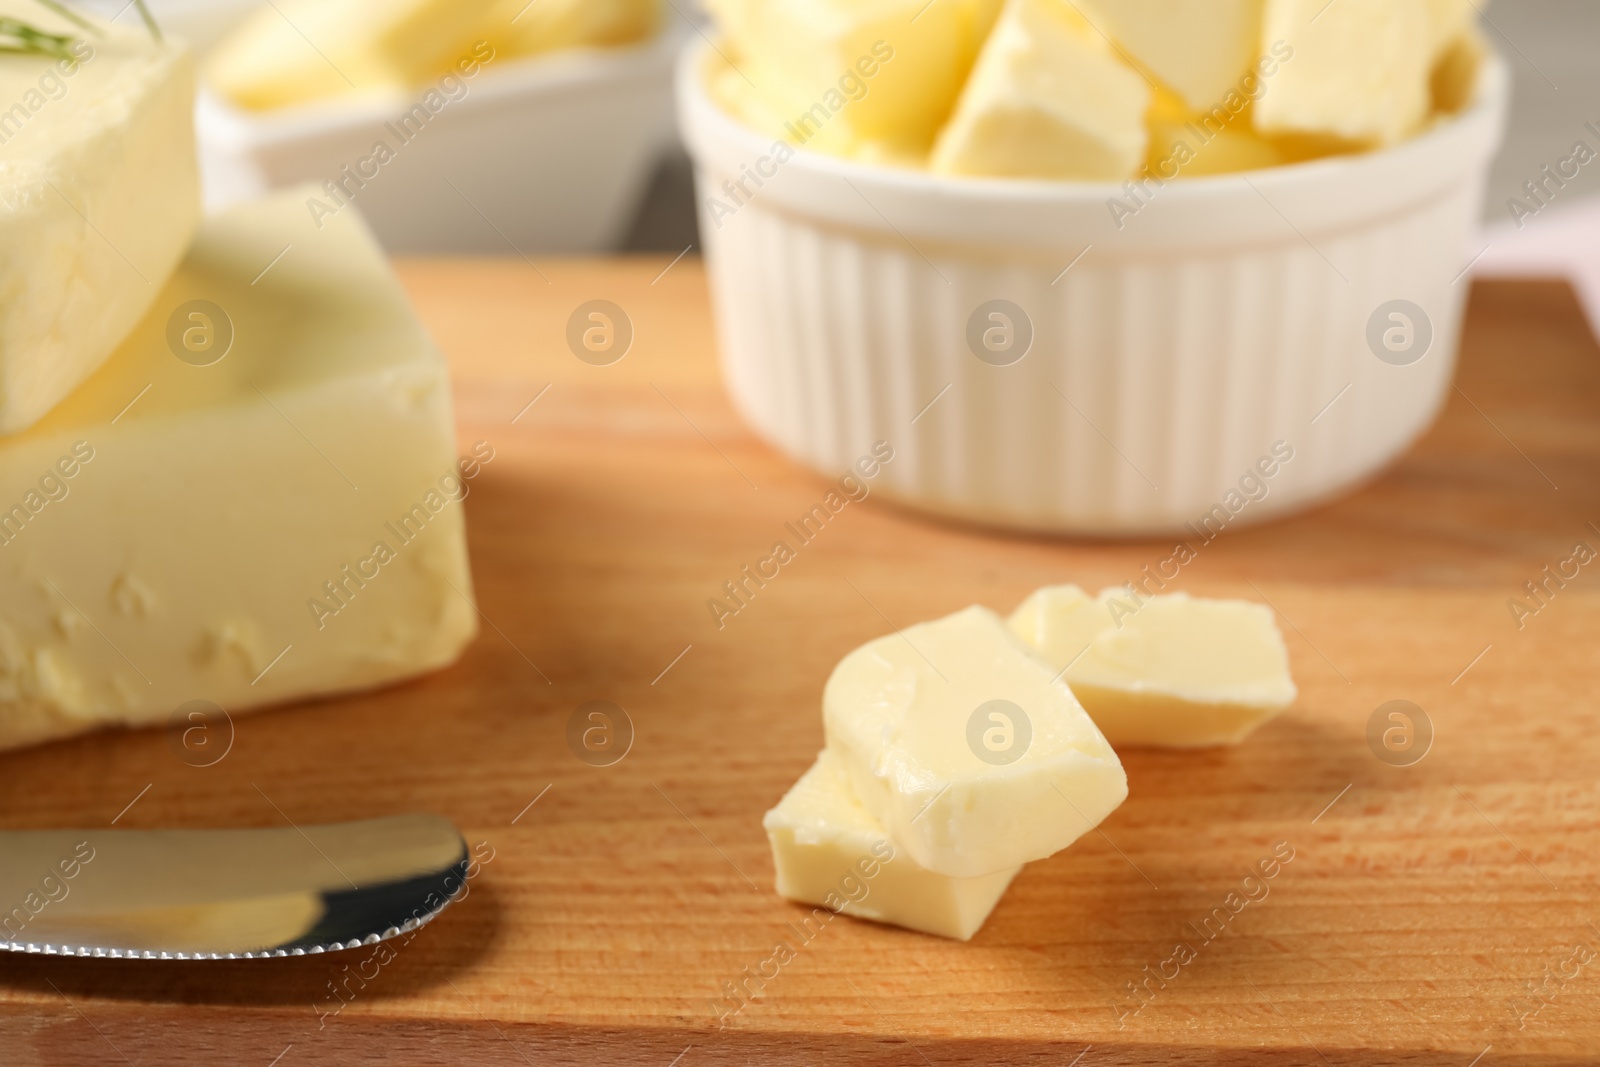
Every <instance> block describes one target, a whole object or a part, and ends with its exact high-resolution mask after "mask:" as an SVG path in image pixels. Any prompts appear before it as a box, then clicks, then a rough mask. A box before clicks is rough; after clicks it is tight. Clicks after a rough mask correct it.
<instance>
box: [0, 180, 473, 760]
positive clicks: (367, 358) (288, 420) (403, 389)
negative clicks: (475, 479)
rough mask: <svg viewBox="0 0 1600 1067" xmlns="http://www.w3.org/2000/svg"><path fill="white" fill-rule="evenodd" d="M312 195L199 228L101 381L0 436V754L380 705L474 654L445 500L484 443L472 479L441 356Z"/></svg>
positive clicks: (353, 221)
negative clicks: (227, 718)
mask: <svg viewBox="0 0 1600 1067" xmlns="http://www.w3.org/2000/svg"><path fill="white" fill-rule="evenodd" d="M313 192H314V190H312V189H300V190H295V191H290V192H286V193H284V194H282V195H280V196H278V197H275V198H273V199H271V200H268V201H263V202H260V203H257V204H251V205H247V206H244V207H240V208H237V209H234V210H233V211H231V212H229V213H227V214H225V215H223V216H220V217H217V218H214V219H212V220H209V221H208V222H207V223H206V224H205V226H204V227H203V229H202V231H201V234H200V236H199V238H198V239H197V240H196V242H195V244H194V246H193V247H192V248H191V249H190V251H189V254H188V257H187V258H186V259H185V260H184V262H183V264H182V265H181V266H180V268H179V269H178V271H177V273H176V274H175V275H174V276H173V277H172V279H171V280H170V281H169V282H168V283H167V285H166V286H165V287H164V288H163V289H162V290H161V292H160V296H159V297H158V299H157V300H156V303H155V306H154V307H153V308H152V309H151V311H150V314H149V315H147V316H146V317H145V318H144V320H143V321H142V322H140V323H139V324H138V325H137V326H136V327H135V328H134V330H133V332H132V333H131V334H130V336H129V337H128V339H127V340H126V341H125V342H124V343H123V344H122V346H121V347H120V348H118V349H117V351H116V352H115V353H114V354H113V355H112V357H111V358H110V359H109V360H108V361H107V362H106V364H105V366H103V367H102V368H101V369H100V371H99V372H98V373H96V374H95V375H94V376H93V377H91V378H90V379H89V380H88V381H87V382H85V383H84V384H83V385H82V386H81V387H80V388H79V389H78V390H77V391H75V392H74V393H73V394H72V395H71V396H70V397H69V398H68V399H67V400H66V401H65V402H63V403H62V404H61V405H60V406H59V407H57V408H56V409H55V410H54V411H52V412H51V413H50V414H49V415H48V416H47V417H46V418H45V419H44V420H42V421H41V422H40V423H38V424H37V425H36V426H34V427H33V428H32V429H30V430H28V431H27V432H26V433H23V434H19V435H16V436H12V437H8V438H4V439H0V747H9V746H14V745H20V744H26V743H30V742H36V741H42V740H46V739H49V738H53V737H61V736H64V735H68V734H73V733H78V732H82V731H85V730H89V729H92V728H95V727H98V726H102V725H110V724H133V725H137V724H146V723H161V722H166V721H168V720H169V718H170V717H171V716H172V715H173V714H174V712H175V711H176V710H177V709H179V707H180V706H182V705H184V704H186V703H188V702H190V701H195V700H204V701H211V702H213V703H215V704H217V705H220V706H221V707H222V708H223V709H224V710H225V711H227V712H228V713H230V714H236V713H238V712H241V711H245V710H247V709H251V708H256V707H260V706H263V705H269V704H276V703H282V702H284V701H288V700H293V699H297V698H302V697H309V696H316V695H321V694H328V693H338V692H344V691H348V690H354V689H362V688H366V687H370V686H376V685H381V684H384V683H387V682H393V681H396V680H398V679H402V678H407V677H410V676H413V675H416V674H418V673H421V672H424V671H427V670H431V669H433V668H436V667H440V666H443V665H445V664H447V663H449V662H451V661H452V660H453V659H455V657H456V655H457V654H458V653H459V652H460V650H461V649H462V647H463V646H464V645H465V644H466V642H467V641H468V640H469V639H470V638H471V637H472V635H473V633H474V632H475V629H476V611H475V608H474V605H473V601H472V585H471V576H470V573H469V571H468V566H467V554H466V543H465V537H464V520H463V514H462V505H461V503H460V499H459V498H460V497H461V496H462V495H464V493H465V492H466V487H467V485H468V484H469V483H468V482H467V480H466V479H465V477H464V476H465V475H467V474H476V473H477V471H478V470H479V469H481V464H482V462H483V461H485V460H486V459H490V458H492V445H485V446H483V447H481V448H480V449H479V450H478V453H477V454H476V455H475V456H474V458H473V459H472V460H471V461H469V466H468V467H467V469H466V470H465V471H464V470H463V469H462V466H461V465H460V463H459V462H458V459H457V456H456V449H455V440H454V431H453V426H452V414H451V406H450V387H449V380H448V376H447V370H446V366H445V363H444V360H443V359H442V358H441V356H440V355H439V353H438V352H437V351H436V350H435V349H434V347H433V345H432V344H431V343H430V342H429V340H428V338H427V336H426V335H425V334H424V333H423V331H422V329H421V327H420V326H419V325H418V323H417V322H416V320H415V318H414V317H413V316H412V314H411V311H410V308H409V307H408V305H407V302H406V298H405V294H404V292H403V291H402V290H401V288H400V286H399V284H398V282H397V281H396V280H395V278H394V276H393V274H392V273H391V271H390V269H389V266H388V264H387V262H386V261H385V260H384V258H383V255H382V253H381V251H380V250H379V248H378V247H377V245H376V244H375V243H374V241H373V239H372V237H371V235H370V233H368V231H367V230H366V228H365V226H364V225H363V224H362V223H361V221H360V219H359V218H358V216H357V215H356V213H355V211H354V210H346V211H343V212H340V213H339V214H338V215H336V216H333V217H331V218H324V219H323V220H322V223H321V228H320V229H319V227H318V225H317V224H316V223H314V222H313V221H312V219H311V216H310V215H309V213H308V212H307V211H306V207H305V201H306V198H307V196H309V195H311V194H312V193H313ZM194 301H205V302H207V303H205V304H195V303H192V302H194ZM218 309H220V311H219V310H218ZM230 324H231V326H230ZM230 333H231V343H229V340H228V337H229V334H230ZM175 353H182V354H183V356H184V357H185V358H183V359H180V358H179V355H178V354H175ZM213 359H215V360H216V361H215V362H212V363H211V365H209V366H201V365H196V364H200V363H206V362H208V361H211V360H213Z"/></svg>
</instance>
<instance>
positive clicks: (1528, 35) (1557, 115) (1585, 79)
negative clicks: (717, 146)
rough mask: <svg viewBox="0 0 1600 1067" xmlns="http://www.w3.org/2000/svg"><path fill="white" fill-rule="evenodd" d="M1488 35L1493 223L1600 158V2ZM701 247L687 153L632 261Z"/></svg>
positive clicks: (652, 209)
mask: <svg viewBox="0 0 1600 1067" xmlns="http://www.w3.org/2000/svg"><path fill="white" fill-rule="evenodd" d="M1474 2H1475V3H1476V5H1477V6H1478V8H1479V9H1480V10H1481V11H1482V12H1483V27H1484V32H1485V33H1486V34H1487V35H1488V37H1489V39H1490V40H1491V41H1492V42H1493V44H1494V46H1495V47H1496V48H1498V49H1499V50H1500V53H1501V54H1502V55H1503V56H1504V57H1505V59H1506V62H1507V63H1508V64H1509V65H1510V68H1511V73H1512V79H1513V88H1512V93H1513V96H1512V114H1511V121H1510V124H1509V128H1508V129H1507V131H1506V143H1505V148H1504V149H1503V150H1502V151H1501V153H1500V158H1499V159H1498V160H1497V161H1496V162H1495V166H1494V171H1493V174H1492V176H1491V178H1490V182H1489V193H1488V197H1487V199H1486V201H1485V204H1484V219H1485V221H1497V220H1501V219H1509V218H1510V217H1511V216H1510V214H1509V212H1508V211H1507V209H1506V200H1507V199H1508V198H1509V197H1512V196H1519V195H1521V189H1522V184H1523V183H1524V182H1526V181H1529V180H1530V179H1532V178H1535V177H1537V176H1538V174H1539V168H1540V167H1541V166H1543V165H1544V164H1546V163H1551V164H1553V163H1555V162H1556V160H1558V159H1561V158H1562V157H1564V156H1566V155H1567V154H1568V153H1569V152H1570V151H1571V150H1572V145H1573V142H1574V141H1577V140H1579V139H1582V140H1585V141H1587V142H1588V144H1589V147H1591V148H1593V149H1595V150H1596V151H1597V152H1600V137H1596V136H1595V135H1594V134H1592V133H1590V132H1588V131H1587V130H1585V129H1584V128H1583V124H1584V123H1585V122H1593V123H1594V124H1595V126H1596V127H1600V0H1496V2H1495V3H1493V4H1485V3H1484V0H1474ZM1594 194H1600V160H1596V161H1595V162H1593V163H1591V164H1589V165H1588V166H1587V167H1584V168H1583V171H1582V172H1581V173H1580V174H1579V176H1578V178H1577V179H1576V180H1574V181H1572V182H1569V183H1568V187H1567V188H1566V189H1564V190H1562V191H1561V193H1560V196H1559V198H1558V200H1557V202H1558V203H1561V204H1566V203H1571V202H1574V201H1576V200H1578V199H1579V198H1580V197H1582V196H1585V195H1594ZM689 244H693V245H694V246H695V248H696V250H698V249H699V238H698V235H697V233H696V227H695V219H694V182H693V178H692V170H691V168H690V166H689V161H688V158H687V157H686V156H684V155H683V154H682V153H681V152H679V153H676V154H675V155H674V156H673V157H672V158H670V159H668V160H667V161H665V162H664V163H663V165H662V167H661V169H660V170H658V171H657V173H656V176H655V179H654V181H653V182H652V184H651V187H650V192H649V194H648V195H647V197H646V198H645V202H644V205H643V206H642V208H641V209H640V212H639V215H638V217H637V219H636V220H635V222H634V226H633V230H632V233H631V234H630V236H629V238H628V241H627V244H626V246H625V251H630V252H670V253H672V254H673V255H677V254H678V253H679V252H681V251H683V249H684V247H685V246H687V245H689Z"/></svg>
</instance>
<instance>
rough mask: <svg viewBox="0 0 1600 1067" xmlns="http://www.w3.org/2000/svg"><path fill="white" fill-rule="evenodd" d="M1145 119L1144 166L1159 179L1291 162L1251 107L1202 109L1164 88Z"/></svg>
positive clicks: (1192, 176)
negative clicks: (1259, 128) (1254, 122)
mask: <svg viewBox="0 0 1600 1067" xmlns="http://www.w3.org/2000/svg"><path fill="white" fill-rule="evenodd" d="M1146 121H1147V122H1148V124H1149V127H1150V147H1149V150H1148V155H1147V156H1146V161H1145V169H1146V170H1148V171H1149V172H1150V173H1151V174H1153V175H1155V176H1156V177H1158V178H1163V179H1172V178H1180V177H1182V178H1201V177H1205V176H1206V175H1208V174H1231V173H1234V172H1235V171H1241V170H1256V169H1259V168H1261V167H1276V166H1278V165H1279V164H1282V163H1286V162H1288V160H1287V159H1286V158H1285V156H1284V153H1283V152H1282V151H1281V150H1280V149H1279V148H1278V146H1276V145H1274V144H1273V143H1272V142H1271V141H1268V140H1267V139H1266V138H1265V137H1262V136H1261V135H1260V134H1258V133H1256V131H1255V129H1254V127H1252V126H1251V124H1250V118H1249V108H1247V107H1246V108H1241V109H1240V110H1239V111H1238V113H1236V114H1235V113H1233V112H1231V111H1230V110H1229V109H1228V108H1226V107H1222V108H1218V109H1217V110H1216V111H1213V112H1209V113H1207V114H1197V113H1195V112H1191V111H1190V110H1189V109H1188V108H1187V106H1186V105H1185V104H1184V103H1183V101H1182V100H1181V99H1179V98H1178V97H1177V96H1176V95H1174V94H1173V93H1171V92H1168V91H1166V90H1161V91H1159V92H1157V93H1156V97H1155V102H1154V103H1152V104H1151V106H1150V113H1149V116H1148V118H1147V120H1146Z"/></svg>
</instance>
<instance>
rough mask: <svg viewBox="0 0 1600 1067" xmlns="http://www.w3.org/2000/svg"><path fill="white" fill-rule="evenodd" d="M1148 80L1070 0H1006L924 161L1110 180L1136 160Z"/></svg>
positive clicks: (1005, 173) (953, 169) (1141, 153)
mask: <svg viewBox="0 0 1600 1067" xmlns="http://www.w3.org/2000/svg"><path fill="white" fill-rule="evenodd" d="M1150 95H1151V91H1150V87H1149V85H1148V84H1147V83H1146V82H1145V80H1144V79H1143V78H1142V77H1140V76H1139V75H1138V74H1137V73H1135V72H1134V71H1133V70H1132V69H1130V68H1129V67H1128V66H1126V65H1125V64H1124V63H1123V62H1122V61H1121V60H1120V59H1119V58H1118V57H1117V55H1116V53H1115V52H1114V51H1113V50H1112V48H1111V45H1110V44H1109V43H1108V42H1107V40H1106V38H1105V37H1104V36H1103V35H1102V34H1101V33H1100V32H1099V31H1098V30H1097V29H1095V27H1094V26H1093V25H1092V24H1091V23H1090V22H1089V21H1088V20H1087V19H1086V18H1085V17H1084V15H1083V14H1082V13H1081V12H1080V11H1079V10H1078V9H1077V8H1076V7H1075V6H1074V5H1073V4H1071V3H1070V2H1069V0H1012V2H1011V3H1009V4H1007V6H1006V8H1005V9H1004V11H1003V12H1002V13H1001V15H1000V19H999V22H998V23H997V24H996V25H995V28H994V31H993V32H992V33H991V34H990V35H989V39H988V41H987V42H986V43H985V44H984V46H983V51H982V52H980V53H979V56H978V62H977V64H976V65H975V66H974V67H973V70H972V76H971V78H969V79H968V81H967V85H966V88H965V89H964V90H963V91H962V93H961V98H960V100H959V101H958V102H957V104H956V109H955V113H954V114H953V115H952V116H951V118H950V121H949V123H948V124H947V125H946V126H945V128H944V129H943V130H942V131H941V132H940V134H939V139H938V142H937V143H936V144H935V145H934V149H933V154H932V156H931V157H930V159H929V167H930V169H932V170H934V171H937V172H940V173H945V174H965V175H972V176H996V177H1016V178H1079V179H1085V180H1091V181H1119V180H1122V179H1124V178H1127V177H1130V176H1131V175H1132V174H1133V173H1134V171H1135V170H1137V169H1138V167H1139V165H1140V164H1141V163H1143V162H1144V158H1145V148H1146V144H1147V135H1146V131H1145V125H1144V117H1145V111H1146V109H1147V108H1148V107H1149V105H1150Z"/></svg>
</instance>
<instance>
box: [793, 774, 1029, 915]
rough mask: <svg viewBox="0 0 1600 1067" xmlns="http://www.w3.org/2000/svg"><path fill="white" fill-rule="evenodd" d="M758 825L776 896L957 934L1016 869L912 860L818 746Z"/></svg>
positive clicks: (995, 898) (985, 910) (989, 907)
mask: <svg viewBox="0 0 1600 1067" xmlns="http://www.w3.org/2000/svg"><path fill="white" fill-rule="evenodd" d="M762 825H763V826H764V827H766V831H767V840H768V841H770V842H771V844H772V860H773V863H774V865H776V867H777V869H778V895H779V896H782V897H786V898H788V899H789V900H796V901H800V902H801V903H804V904H820V905H822V906H823V907H826V908H828V909H829V910H831V911H834V912H841V911H842V912H843V913H844V914H846V915H854V916H856V917H857V918H861V919H872V920H874V921H876V922H882V923H892V924H894V925H895V926H904V927H906V928H907V929H911V930H920V931H922V932H923V933H926V934H938V935H939V936H940V937H951V938H955V939H956V940H958V941H968V940H970V939H971V938H972V935H973V934H975V933H977V932H978V929H979V928H980V927H982V926H983V924H984V921H985V920H986V919H988V918H989V913H990V912H991V911H993V910H994V906H995V905H996V904H998V903H999V902H1000V897H1001V895H1002V894H1004V893H1005V891H1006V887H1007V886H1009V885H1010V884H1011V879H1013V878H1015V877H1016V875H1017V871H1018V870H1020V868H1017V867H1012V868H1010V869H1008V870H1003V871H997V872H995V873H994V874H987V875H983V876H981V877H978V878H951V877H949V876H947V875H943V874H935V873H934V872H933V871H930V870H926V869H924V868H922V867H919V866H917V864H916V862H915V861H914V860H912V859H911V857H910V856H907V855H904V854H902V853H901V852H900V851H899V850H897V849H896V848H895V846H894V843H893V842H891V841H890V840H889V838H888V836H887V835H886V834H885V833H884V832H883V827H882V826H881V825H880V824H879V823H878V821H877V820H876V819H874V818H873V817H872V816H871V814H869V813H868V812H867V809H866V808H864V807H862V806H861V801H859V800H857V799H856V795H855V793H854V792H853V791H852V790H851V788H850V781H849V778H848V777H847V776H846V774H845V772H844V768H843V767H841V766H840V765H839V758H838V757H837V756H836V755H834V754H833V753H832V752H829V751H827V750H826V749H824V750H823V751H822V753H821V754H820V755H819V756H817V762H816V763H814V764H812V765H811V769H810V770H808V771H806V773H805V774H804V775H803V776H802V777H801V779H800V780H799V781H798V782H796V783H795V784H794V787H793V788H792V789H790V790H789V792H788V793H786V794H784V797H783V799H782V800H780V801H779V802H778V806H777V807H775V808H773V809H772V810H771V811H769V812H767V815H766V818H765V819H763V820H762Z"/></svg>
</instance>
